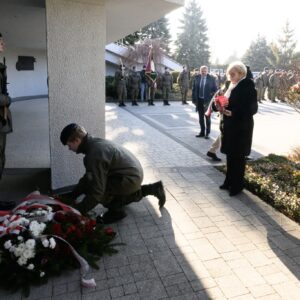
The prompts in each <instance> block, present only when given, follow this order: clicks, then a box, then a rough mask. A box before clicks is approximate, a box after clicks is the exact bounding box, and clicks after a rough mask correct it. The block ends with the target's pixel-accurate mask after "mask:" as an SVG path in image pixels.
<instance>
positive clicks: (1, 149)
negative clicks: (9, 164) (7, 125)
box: [0, 133, 6, 179]
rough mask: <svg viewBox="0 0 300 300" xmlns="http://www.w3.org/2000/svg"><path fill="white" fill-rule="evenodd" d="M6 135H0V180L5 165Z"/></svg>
mask: <svg viewBox="0 0 300 300" xmlns="http://www.w3.org/2000/svg"><path fill="white" fill-rule="evenodd" d="M5 146H6V133H0V179H1V177H2V173H3V170H4V165H5Z"/></svg>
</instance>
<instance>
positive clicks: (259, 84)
mask: <svg viewBox="0 0 300 300" xmlns="http://www.w3.org/2000/svg"><path fill="white" fill-rule="evenodd" d="M254 82H255V88H256V90H257V101H258V102H261V100H263V98H264V97H263V92H264V81H263V75H262V74H259V75H258V76H257V77H256V78H255V79H254Z"/></svg>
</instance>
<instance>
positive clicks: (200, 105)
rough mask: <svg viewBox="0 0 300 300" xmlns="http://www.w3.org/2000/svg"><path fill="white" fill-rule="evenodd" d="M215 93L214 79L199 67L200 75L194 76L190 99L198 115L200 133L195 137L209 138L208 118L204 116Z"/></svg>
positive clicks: (206, 68) (203, 68) (205, 69)
mask: <svg viewBox="0 0 300 300" xmlns="http://www.w3.org/2000/svg"><path fill="white" fill-rule="evenodd" d="M216 91H217V85H216V81H215V78H214V77H213V76H211V75H209V74H208V67H207V66H202V67H200V74H199V75H196V76H195V79H194V82H193V88H192V99H193V102H194V104H195V105H196V110H197V111H198V115H199V124H200V133H199V134H197V135H196V137H205V138H206V139H208V138H209V134H210V116H205V115H204V114H205V112H206V110H207V108H208V105H209V103H210V100H211V98H212V97H213V95H214V93H215V92H216Z"/></svg>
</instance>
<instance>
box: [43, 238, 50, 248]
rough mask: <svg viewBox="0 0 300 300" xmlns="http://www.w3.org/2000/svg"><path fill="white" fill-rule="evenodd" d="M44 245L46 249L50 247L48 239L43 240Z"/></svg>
mask: <svg viewBox="0 0 300 300" xmlns="http://www.w3.org/2000/svg"><path fill="white" fill-rule="evenodd" d="M42 244H43V246H44V247H45V248H48V247H49V244H50V243H49V241H48V240H47V239H43V240H42Z"/></svg>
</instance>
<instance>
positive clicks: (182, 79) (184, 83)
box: [178, 69, 189, 104]
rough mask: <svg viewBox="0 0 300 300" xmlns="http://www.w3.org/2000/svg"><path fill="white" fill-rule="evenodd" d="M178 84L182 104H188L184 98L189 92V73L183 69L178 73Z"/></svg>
mask: <svg viewBox="0 0 300 300" xmlns="http://www.w3.org/2000/svg"><path fill="white" fill-rule="evenodd" d="M178 84H179V87H180V91H181V97H182V98H181V100H182V104H188V103H187V102H186V98H187V93H188V90H189V73H188V72H187V71H186V70H185V69H183V71H182V72H181V73H180V75H179V77H178Z"/></svg>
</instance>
